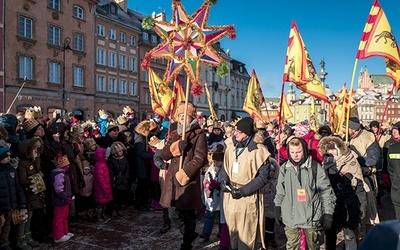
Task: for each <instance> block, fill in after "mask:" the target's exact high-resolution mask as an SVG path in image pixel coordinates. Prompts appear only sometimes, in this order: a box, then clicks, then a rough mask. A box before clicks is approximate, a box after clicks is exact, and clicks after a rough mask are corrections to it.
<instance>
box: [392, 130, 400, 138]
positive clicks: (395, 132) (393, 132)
mask: <svg viewBox="0 0 400 250" xmlns="http://www.w3.org/2000/svg"><path fill="white" fill-rule="evenodd" d="M392 136H393V138H394V139H399V138H400V133H399V130H398V129H392Z"/></svg>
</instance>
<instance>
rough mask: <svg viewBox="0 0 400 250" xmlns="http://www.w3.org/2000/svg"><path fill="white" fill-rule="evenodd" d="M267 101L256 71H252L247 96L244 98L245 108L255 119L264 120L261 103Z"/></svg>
mask: <svg viewBox="0 0 400 250" xmlns="http://www.w3.org/2000/svg"><path fill="white" fill-rule="evenodd" d="M264 102H265V100H264V95H263V93H262V91H261V87H260V83H259V82H258V79H257V75H256V71H255V70H254V69H253V72H252V73H251V77H250V81H249V86H248V88H247V94H246V98H245V99H244V104H243V110H244V111H246V112H247V113H249V115H250V116H251V117H252V118H253V119H254V120H256V121H257V120H261V121H262V120H264V119H263V116H262V112H261V105H263V103H264Z"/></svg>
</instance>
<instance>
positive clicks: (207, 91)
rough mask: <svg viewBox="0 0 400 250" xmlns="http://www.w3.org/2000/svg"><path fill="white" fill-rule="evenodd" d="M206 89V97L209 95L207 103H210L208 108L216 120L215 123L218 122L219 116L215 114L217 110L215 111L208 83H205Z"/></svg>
mask: <svg viewBox="0 0 400 250" xmlns="http://www.w3.org/2000/svg"><path fill="white" fill-rule="evenodd" d="M204 89H205V90H206V95H207V101H208V107H209V109H210V114H211V116H212V118H213V119H214V121H217V120H218V116H217V114H216V113H215V109H214V103H213V101H212V98H211V95H210V91H209V90H208V86H207V82H206V81H204Z"/></svg>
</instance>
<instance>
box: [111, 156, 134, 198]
mask: <svg viewBox="0 0 400 250" xmlns="http://www.w3.org/2000/svg"><path fill="white" fill-rule="evenodd" d="M107 165H108V169H109V170H110V181H111V186H112V188H113V189H116V190H128V189H129V164H128V159H127V158H126V157H122V158H120V159H117V158H115V157H110V158H109V159H108V161H107Z"/></svg>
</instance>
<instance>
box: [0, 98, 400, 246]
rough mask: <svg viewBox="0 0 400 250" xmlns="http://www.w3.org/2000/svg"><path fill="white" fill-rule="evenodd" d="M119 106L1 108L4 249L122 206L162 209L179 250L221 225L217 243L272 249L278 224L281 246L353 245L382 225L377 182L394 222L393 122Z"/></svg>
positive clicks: (398, 126) (399, 204) (398, 207)
mask: <svg viewBox="0 0 400 250" xmlns="http://www.w3.org/2000/svg"><path fill="white" fill-rule="evenodd" d="M122 113H123V114H122V115H121V116H119V117H117V118H116V119H113V118H111V117H108V115H107V113H106V112H105V111H104V110H99V111H98V118H97V121H80V120H79V119H77V118H76V117H74V116H73V115H72V114H68V113H67V114H65V115H64V116H60V115H59V114H57V113H56V112H55V113H54V116H53V117H51V118H48V117H44V116H43V114H42V112H41V109H40V107H34V108H29V109H27V110H26V112H25V113H24V114H20V113H19V114H16V115H14V114H1V115H0V169H1V171H0V217H1V218H0V249H1V250H3V249H23V250H29V249H32V248H34V247H37V246H39V245H40V243H41V242H43V241H44V240H45V239H47V237H52V239H53V240H54V242H55V243H56V244H57V243H61V242H65V241H68V240H69V239H70V238H71V237H74V233H73V232H70V230H69V227H68V225H69V223H70V222H71V221H73V220H86V221H90V222H92V223H103V222H104V221H106V220H107V219H108V218H111V217H116V216H122V213H121V210H122V209H124V208H126V209H131V208H132V209H136V210H138V211H152V210H155V211H162V213H163V221H160V229H159V232H160V233H166V232H167V231H168V230H169V229H170V228H171V227H172V226H174V225H175V226H176V227H177V228H178V229H179V230H180V232H181V233H182V236H183V238H182V244H181V250H190V249H192V248H193V242H194V240H196V239H197V238H201V239H202V240H204V241H208V240H209V239H210V236H211V235H212V234H213V228H214V224H216V223H217V224H218V226H217V227H216V228H217V232H215V234H216V235H217V237H219V238H220V242H219V249H221V250H227V249H241V250H242V249H250V250H252V249H255V248H262V249H268V247H274V248H276V247H277V242H276V240H275V233H274V231H275V225H276V224H278V225H283V226H284V231H285V236H286V238H287V241H286V249H319V247H320V246H321V245H322V244H323V243H325V247H326V249H327V250H330V249H336V241H337V234H338V233H339V232H340V231H343V235H344V241H345V246H346V249H357V247H358V245H359V243H360V242H361V241H362V239H363V238H364V237H365V236H366V234H367V232H368V231H369V230H370V229H371V228H373V227H374V226H375V225H377V224H379V223H380V221H379V215H378V209H380V208H382V205H381V203H380V198H381V197H382V195H383V190H384V189H387V190H389V191H390V193H391V198H392V202H393V205H394V208H395V213H396V218H397V219H400V200H399V197H400V195H399V190H400V188H399V185H398V183H400V181H399V178H400V172H399V168H398V166H399V163H400V157H399V155H400V144H399V143H398V142H399V141H400V133H399V131H400V122H396V123H394V124H392V126H391V127H390V128H387V129H386V130H382V129H381V128H380V124H379V122H376V121H373V122H371V123H370V124H362V123H361V122H360V120H359V119H358V118H357V117H351V118H350V119H349V123H348V126H346V124H343V131H342V132H343V134H334V133H332V131H331V127H330V126H329V124H321V125H315V124H314V123H311V122H308V121H307V120H305V121H302V122H299V123H297V124H287V123H285V124H282V125H281V126H280V127H279V126H278V124H275V123H274V122H272V123H268V122H264V121H254V120H253V119H252V118H250V117H245V118H239V119H236V120H235V121H233V122H220V121H217V120H213V119H212V118H211V117H205V116H202V114H201V112H198V111H197V107H196V106H195V105H193V104H192V103H190V102H189V103H187V104H185V103H181V104H180V105H179V107H178V114H179V121H177V122H170V120H169V119H167V118H164V119H163V118H161V117H159V116H156V117H154V118H152V119H149V120H143V121H140V122H137V120H136V119H135V113H134V110H133V109H131V108H130V107H129V106H125V107H124V108H123V110H122ZM346 130H347V131H346ZM345 134H348V141H346V138H345V137H344V136H343V135H345ZM199 211H203V212H204V213H201V214H202V215H203V216H204V218H203V220H202V221H203V225H202V231H201V232H196V223H197V221H198V217H199Z"/></svg>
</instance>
